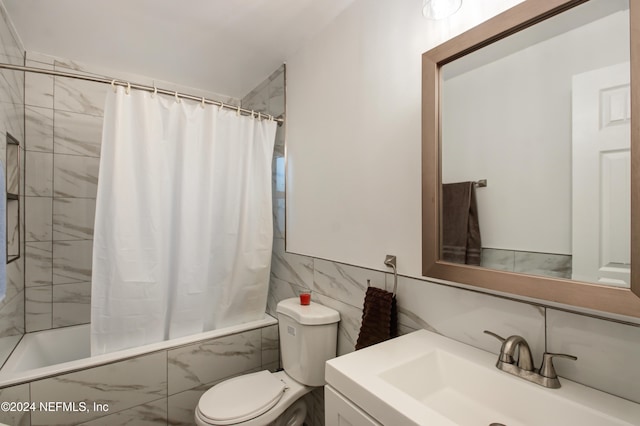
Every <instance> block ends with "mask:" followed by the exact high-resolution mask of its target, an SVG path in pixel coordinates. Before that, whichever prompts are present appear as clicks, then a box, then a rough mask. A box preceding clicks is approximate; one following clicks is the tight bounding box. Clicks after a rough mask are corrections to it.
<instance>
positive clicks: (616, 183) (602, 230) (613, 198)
mask: <svg viewBox="0 0 640 426" xmlns="http://www.w3.org/2000/svg"><path fill="white" fill-rule="evenodd" d="M630 99H631V98H630V89H629V63H628V62H626V63H622V64H618V65H613V66H609V67H604V68H600V69H597V70H594V71H588V72H584V73H581V74H577V75H575V76H574V77H573V84H572V155H573V160H572V166H573V177H572V182H573V184H572V185H573V189H572V215H573V220H572V223H573V229H572V231H573V232H572V252H573V275H572V278H573V279H575V280H580V281H587V282H595V283H600V284H606V285H614V286H620V287H628V286H629V283H630V266H631V265H630V263H631V253H630V248H631V240H630V229H631V187H630V183H631V162H630V154H631V153H630V141H631V103H630Z"/></svg>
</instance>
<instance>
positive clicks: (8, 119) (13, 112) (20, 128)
mask: <svg viewBox="0 0 640 426" xmlns="http://www.w3.org/2000/svg"><path fill="white" fill-rule="evenodd" d="M0 132H2V133H3V135H2V144H3V145H2V146H4V141H5V139H6V133H9V134H10V135H11V136H13V137H14V138H15V139H17V140H18V142H20V144H21V145H22V144H23V142H24V110H23V106H22V105H18V104H8V103H4V102H0ZM2 151H3V152H2V159H3V161H4V159H5V152H4V150H2Z"/></svg>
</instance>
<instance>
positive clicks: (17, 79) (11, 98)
mask: <svg viewBox="0 0 640 426" xmlns="http://www.w3.org/2000/svg"><path fill="white" fill-rule="evenodd" d="M20 65H22V64H20ZM24 79H25V74H24V73H23V72H22V71H14V70H8V69H4V68H3V69H1V70H0V81H1V83H0V93H1V94H2V97H1V98H0V99H2V102H7V103H11V104H15V105H22V104H23V99H24Z"/></svg>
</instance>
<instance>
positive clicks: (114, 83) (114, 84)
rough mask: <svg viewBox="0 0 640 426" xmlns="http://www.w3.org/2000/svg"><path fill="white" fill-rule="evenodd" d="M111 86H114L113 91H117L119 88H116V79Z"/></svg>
mask: <svg viewBox="0 0 640 426" xmlns="http://www.w3.org/2000/svg"><path fill="white" fill-rule="evenodd" d="M111 87H113V93H115V92H116V91H117V89H116V81H115V80H111Z"/></svg>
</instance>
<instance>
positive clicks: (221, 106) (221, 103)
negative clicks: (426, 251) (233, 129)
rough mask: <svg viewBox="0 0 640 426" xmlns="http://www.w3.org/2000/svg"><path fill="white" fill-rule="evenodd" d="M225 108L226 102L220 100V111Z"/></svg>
mask: <svg viewBox="0 0 640 426" xmlns="http://www.w3.org/2000/svg"><path fill="white" fill-rule="evenodd" d="M223 108H224V102H220V106H219V107H218V111H222V109H223Z"/></svg>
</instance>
